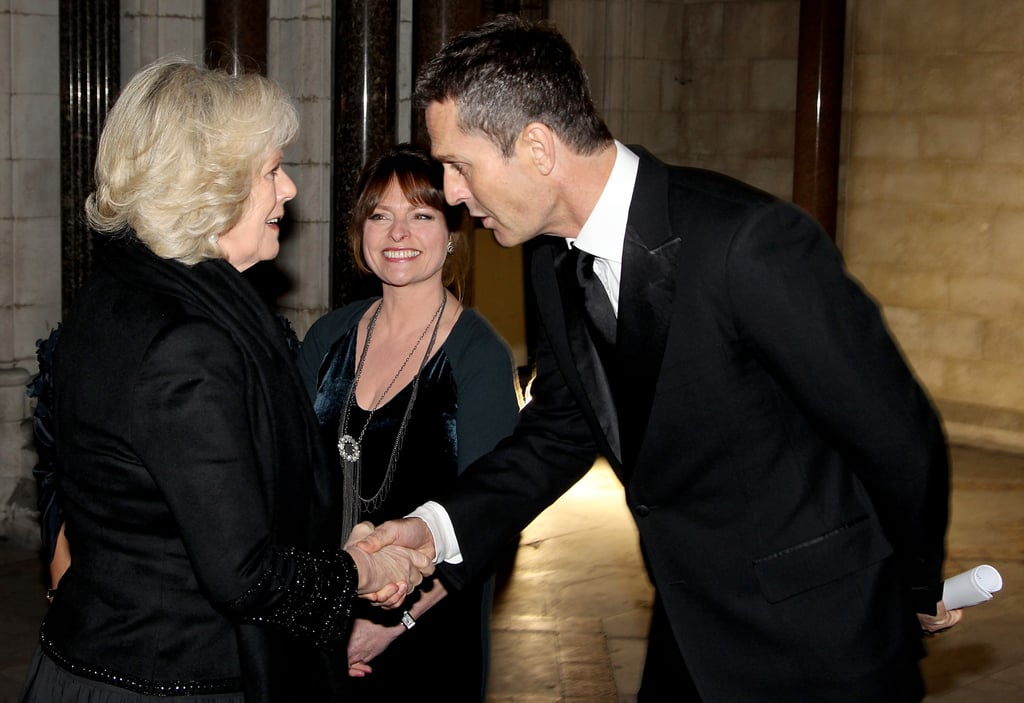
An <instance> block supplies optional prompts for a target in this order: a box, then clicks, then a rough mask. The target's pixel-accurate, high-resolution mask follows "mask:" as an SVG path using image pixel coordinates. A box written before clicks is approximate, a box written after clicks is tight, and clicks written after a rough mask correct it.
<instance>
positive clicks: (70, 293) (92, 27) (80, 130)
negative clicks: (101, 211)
mask: <svg viewBox="0 0 1024 703" xmlns="http://www.w3.org/2000/svg"><path fill="white" fill-rule="evenodd" d="M59 12H60V19H59V22H60V50H59V61H60V91H61V95H60V185H61V194H62V195H61V203H60V210H61V218H60V219H61V307H62V309H63V313H64V314H65V315H66V314H67V311H68V309H69V308H70V307H71V304H72V302H73V301H74V297H75V293H77V291H78V289H79V287H80V286H81V285H82V283H83V281H85V279H86V278H88V276H89V274H90V273H91V272H92V267H93V239H92V235H91V234H90V230H89V226H88V225H87V224H86V222H85V216H84V212H85V199H86V198H87V197H88V195H89V193H91V192H92V190H93V188H94V187H95V180H94V178H93V164H94V162H95V161H96V148H97V145H98V143H99V138H100V130H101V129H102V127H103V121H104V119H105V118H106V116H107V112H109V111H110V107H111V106H112V105H113V104H114V100H115V99H116V98H117V94H118V91H119V90H120V88H121V17H120V3H118V2H116V0H60V9H59Z"/></svg>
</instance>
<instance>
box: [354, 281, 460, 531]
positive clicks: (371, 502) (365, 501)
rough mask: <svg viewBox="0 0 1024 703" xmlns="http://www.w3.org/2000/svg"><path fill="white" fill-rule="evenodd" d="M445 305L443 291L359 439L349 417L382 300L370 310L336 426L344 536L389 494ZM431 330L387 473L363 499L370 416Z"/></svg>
mask: <svg viewBox="0 0 1024 703" xmlns="http://www.w3.org/2000/svg"><path fill="white" fill-rule="evenodd" d="M447 303H448V291H444V294H443V297H442V298H441V305H440V306H439V307H438V308H437V310H436V311H435V312H434V315H433V317H431V318H430V322H428V323H427V326H426V327H424V328H423V332H421V333H420V336H419V338H418V339H417V340H416V343H415V344H414V345H413V346H412V349H411V350H410V351H409V353H408V354H407V355H406V357H405V360H404V361H403V362H402V365H401V366H399V367H398V371H397V372H396V373H395V375H394V376H393V377H392V379H391V380H390V381H389V382H388V385H387V386H385V387H384V391H383V392H382V393H381V394H380V395H379V396H377V399H376V400H375V401H374V402H373V404H372V405H371V407H370V410H369V412H368V414H367V416H366V423H365V424H364V425H363V429H362V430H361V431H360V432H359V438H358V439H356V438H355V437H353V436H352V434H350V433H349V427H348V419H349V414H350V412H351V410H352V404H353V403H354V402H355V397H356V388H357V386H358V385H359V379H360V378H361V377H362V375H363V365H364V364H365V362H366V354H367V352H368V351H369V349H370V341H371V340H372V339H373V330H374V328H375V327H376V326H377V318H378V317H379V316H380V309H381V307H383V305H384V301H383V300H381V302H380V303H378V304H377V309H376V310H374V311H373V316H372V317H370V322H369V323H368V324H367V325H366V341H365V342H363V350H362V352H361V353H360V354H359V362H358V363H357V364H356V372H355V376H354V377H353V379H352V385H351V386H349V389H348V397H347V398H346V399H345V412H344V413H343V414H342V418H341V423H340V425H339V427H338V455H339V456H340V457H341V461H342V465H343V467H344V472H343V473H344V479H345V496H344V501H343V503H344V511H343V520H344V531H343V532H342V534H343V535H345V536H346V537H347V536H348V533H349V532H350V531H351V530H352V528H353V527H355V525H356V522H358V520H359V515H360V514H361V513H365V512H372V511H374V510H377V509H378V508H380V506H381V505H382V504H383V503H384V499H385V498H387V495H388V491H389V490H390V489H391V482H392V481H393V480H394V478H395V469H396V467H397V466H398V455H399V453H400V452H401V451H402V442H403V440H404V439H405V431H406V429H407V428H408V425H409V417H410V416H411V415H412V407H413V404H414V403H415V402H416V394H417V391H418V390H419V380H420V374H421V373H423V369H424V367H426V365H427V362H428V361H429V360H430V353H431V351H433V349H434V342H435V341H437V331H438V329H440V327H441V318H442V317H444V308H445V305H447ZM431 328H433V333H432V334H431V335H430V342H429V343H428V344H427V349H426V351H425V352H424V354H423V360H422V361H421V362H420V367H419V369H417V371H416V375H415V376H413V379H412V390H411V392H410V394H409V403H408V404H407V405H406V407H405V414H404V415H403V416H402V422H401V424H400V425H399V426H398V433H397V434H396V436H395V443H394V445H393V446H392V448H391V456H390V458H389V459H388V466H387V470H386V471H385V472H384V480H383V481H381V484H380V488H378V489H377V492H376V493H374V494H373V495H372V496H371V497H369V498H364V497H363V495H362V494H361V493H360V489H361V486H360V484H361V483H362V481H361V475H362V467H361V465H360V456H361V454H362V445H363V437H364V436H365V435H366V428H367V427H369V426H370V420H372V419H373V414H374V413H375V412H377V410H379V409H380V407H381V405H383V404H384V399H385V398H387V396H388V393H390V392H391V388H392V387H393V386H394V385H395V383H396V382H397V381H398V378H399V377H400V376H401V375H402V372H403V371H404V370H405V367H406V366H407V365H408V364H409V361H411V360H412V357H413V355H415V354H416V350H417V349H419V347H420V344H421V343H422V342H423V340H424V338H425V337H426V336H427V332H430V330H431Z"/></svg>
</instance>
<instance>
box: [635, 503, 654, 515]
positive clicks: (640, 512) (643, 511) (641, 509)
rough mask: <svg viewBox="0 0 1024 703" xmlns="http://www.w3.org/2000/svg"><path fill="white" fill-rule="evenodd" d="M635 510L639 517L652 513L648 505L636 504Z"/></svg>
mask: <svg viewBox="0 0 1024 703" xmlns="http://www.w3.org/2000/svg"><path fill="white" fill-rule="evenodd" d="M633 512H635V513H636V516H637V517H647V516H648V515H650V514H651V509H650V508H648V507H647V506H646V505H638V506H636V508H634V510H633Z"/></svg>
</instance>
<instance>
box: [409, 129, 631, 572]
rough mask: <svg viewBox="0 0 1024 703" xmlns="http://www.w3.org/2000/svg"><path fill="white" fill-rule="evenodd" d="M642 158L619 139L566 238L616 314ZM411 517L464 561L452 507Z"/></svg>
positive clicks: (454, 559) (444, 553)
mask: <svg viewBox="0 0 1024 703" xmlns="http://www.w3.org/2000/svg"><path fill="white" fill-rule="evenodd" d="M639 166H640V158H639V157H638V156H637V155H636V154H634V153H633V152H632V151H630V150H629V149H628V148H627V147H626V146H625V145H624V144H622V143H621V142H619V141H618V140H616V142H615V164H614V165H613V166H612V172H611V174H609V176H608V181H607V182H606V183H605V185H604V189H603V190H602V191H601V197H599V198H598V199H597V204H596V205H595V206H594V209H593V210H592V211H591V212H590V215H589V217H587V221H586V222H584V223H583V227H582V228H581V229H580V233H579V234H578V235H577V236H576V238H575V239H566V244H567V246H570V247H572V246H575V247H577V248H579V249H580V250H581V251H585V252H587V253H588V254H593V255H594V274H595V275H596V276H597V278H598V279H599V280H600V281H601V284H602V285H603V286H604V289H605V292H606V293H608V299H609V300H610V301H611V303H612V308H613V309H614V310H615V315H616V317H617V316H618V314H619V279H620V277H621V274H622V245H623V243H624V242H625V241H626V221H627V220H628V219H629V205H630V203H631V202H632V200H633V187H634V186H635V185H636V174H637V170H638V169H639ZM409 517H418V518H420V519H421V520H423V521H424V522H426V523H427V527H428V528H429V529H430V533H431V534H432V535H433V537H434V550H435V553H436V556H435V558H434V563H438V562H442V561H445V562H448V563H449V564H461V563H462V550H461V549H460V548H459V540H458V538H457V537H456V536H455V528H454V527H453V526H452V521H451V518H450V517H449V516H448V511H447V510H445V509H444V506H442V505H441V504H440V503H436V502H434V501H429V502H427V503H424V504H423V505H421V506H420V507H418V508H416V509H415V510H413V511H412V512H411V513H410V514H409Z"/></svg>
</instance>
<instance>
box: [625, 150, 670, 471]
mask: <svg viewBox="0 0 1024 703" xmlns="http://www.w3.org/2000/svg"><path fill="white" fill-rule="evenodd" d="M637 151H638V153H639V154H640V155H641V160H640V170H639V172H638V173H637V183H636V187H635V188H634V191H633V192H634V197H633V201H632V203H631V204H630V212H629V222H628V224H627V226H626V238H625V241H624V243H623V249H622V275H621V279H620V287H619V326H618V335H619V336H618V339H619V345H618V348H617V350H616V351H617V356H618V365H619V369H620V371H619V374H620V375H619V378H620V380H621V384H622V385H621V387H622V389H623V390H622V392H621V393H620V397H619V416H620V417H621V418H622V426H621V431H622V446H623V454H624V456H623V459H624V460H625V462H626V465H627V466H629V465H631V464H632V462H633V461H634V460H635V459H636V457H637V455H638V454H639V451H640V445H641V443H642V441H643V437H644V432H645V431H646V429H647V422H648V419H649V418H650V414H651V404H652V402H653V399H654V389H655V387H656V385H657V382H658V376H659V375H660V373H661V366H662V360H663V358H664V356H665V343H666V339H667V337H668V330H669V322H670V320H671V313H672V309H673V299H674V298H675V292H676V276H677V269H678V264H677V261H678V257H679V256H680V250H681V248H682V242H681V240H680V239H679V237H678V236H676V235H675V234H674V233H673V231H672V227H671V225H670V223H669V220H668V213H667V212H666V210H665V203H666V202H668V199H667V198H668V194H667V190H668V182H667V175H666V171H665V169H664V167H661V165H660V164H657V163H656V162H654V161H652V160H651V159H649V157H648V158H644V157H645V155H646V152H643V151H642V150H637Z"/></svg>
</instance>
